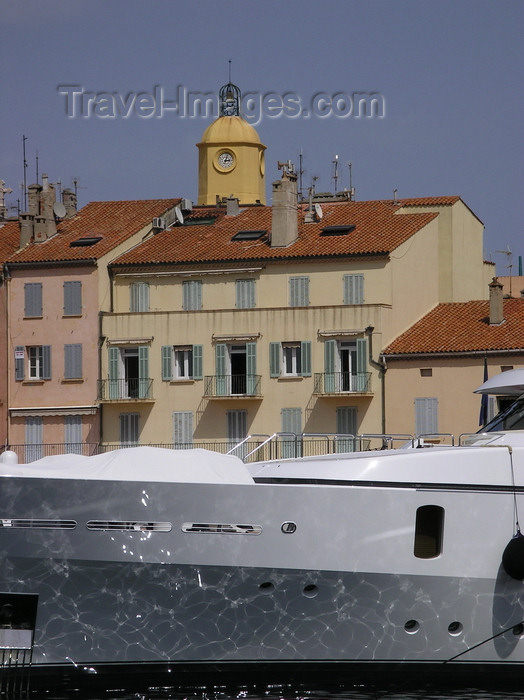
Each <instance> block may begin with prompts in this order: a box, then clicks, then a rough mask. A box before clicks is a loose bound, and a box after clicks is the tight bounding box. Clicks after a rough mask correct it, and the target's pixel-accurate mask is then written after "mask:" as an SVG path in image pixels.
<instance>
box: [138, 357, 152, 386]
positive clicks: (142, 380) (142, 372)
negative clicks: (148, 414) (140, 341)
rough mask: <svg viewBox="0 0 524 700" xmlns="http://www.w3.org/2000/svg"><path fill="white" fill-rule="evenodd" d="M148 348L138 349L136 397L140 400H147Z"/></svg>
mask: <svg viewBox="0 0 524 700" xmlns="http://www.w3.org/2000/svg"><path fill="white" fill-rule="evenodd" d="M150 381H151V380H150V379H149V347H148V346H147V345H141V346H140V347H139V348H138V397H139V398H140V399H148V398H151V397H150V392H149V385H150Z"/></svg>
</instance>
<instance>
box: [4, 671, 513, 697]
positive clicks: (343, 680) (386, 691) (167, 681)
mask: <svg viewBox="0 0 524 700" xmlns="http://www.w3.org/2000/svg"><path fill="white" fill-rule="evenodd" d="M106 671H107V670H103V669H102V670H101V672H98V673H97V672H95V670H94V669H93V670H91V671H90V670H89V669H77V671H76V672H73V673H63V674H56V673H53V674H49V673H46V674H36V675H35V674H34V673H32V674H31V675H30V677H29V679H25V681H27V680H29V687H27V686H25V687H22V686H21V685H18V686H17V685H16V683H13V684H12V685H11V686H10V687H9V688H7V691H8V692H6V688H5V687H4V685H2V682H3V681H4V680H5V678H3V676H2V671H0V698H1V700H4V698H5V700H11V699H12V700H19V699H20V700H26V699H27V700H43V699H44V698H46V699H48V700H185V699H187V700H190V699H192V698H195V699H197V698H198V699H200V700H229V699H230V698H235V699H237V700H240V699H241V698H242V699H245V700H255V699H260V700H262V699H264V700H276V699H279V700H379V699H381V698H390V699H392V700H393V699H394V700H422V698H427V699H428V700H448V699H449V700H451V699H458V698H462V699H463V700H466V699H468V698H472V699H477V698H478V699H486V700H488V699H490V700H517V699H519V700H522V698H524V669H522V668H521V669H520V670H517V669H511V668H507V669H502V668H500V667H495V666H493V667H473V668H471V667H466V666H464V667H463V668H451V667H448V668H446V667H445V666H444V665H440V666H430V665H425V664H422V665H420V666H418V667H416V666H415V667H412V666H406V665H402V664H398V665H395V666H391V665H375V664H368V665H364V666H363V667H355V666H350V667H348V666H347V665H341V664H328V665H326V664H321V665H318V666H315V664H307V665H303V666H297V665H293V664H236V665H234V667H229V668H223V667H220V668H219V667H217V666H214V665H208V666H198V667H196V666H191V667H177V668H174V669H171V673H166V672H165V671H162V672H159V670H158V667H148V666H143V667H142V668H140V670H139V672H138V673H136V674H135V673H131V674H129V673H127V674H122V673H119V672H118V671H114V672H111V673H107V672H106Z"/></svg>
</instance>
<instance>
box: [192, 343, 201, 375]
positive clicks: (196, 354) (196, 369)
mask: <svg viewBox="0 0 524 700" xmlns="http://www.w3.org/2000/svg"><path fill="white" fill-rule="evenodd" d="M203 355H204V346H203V345H193V379H202V378H203V376H204V375H203V371H204V367H203V364H204V363H203Z"/></svg>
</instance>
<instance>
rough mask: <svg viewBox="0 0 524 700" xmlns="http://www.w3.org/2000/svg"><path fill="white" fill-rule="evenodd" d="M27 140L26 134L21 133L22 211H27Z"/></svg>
mask: <svg viewBox="0 0 524 700" xmlns="http://www.w3.org/2000/svg"><path fill="white" fill-rule="evenodd" d="M26 141H27V136H26V135H25V134H22V153H23V157H24V185H23V186H24V211H27V160H26V158H25V142H26Z"/></svg>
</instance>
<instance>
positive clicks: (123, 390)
mask: <svg viewBox="0 0 524 700" xmlns="http://www.w3.org/2000/svg"><path fill="white" fill-rule="evenodd" d="M98 400H99V401H106V402H118V401H129V402H137V401H153V380H152V379H145V378H140V379H139V378H138V377H133V378H128V379H99V380H98Z"/></svg>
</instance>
